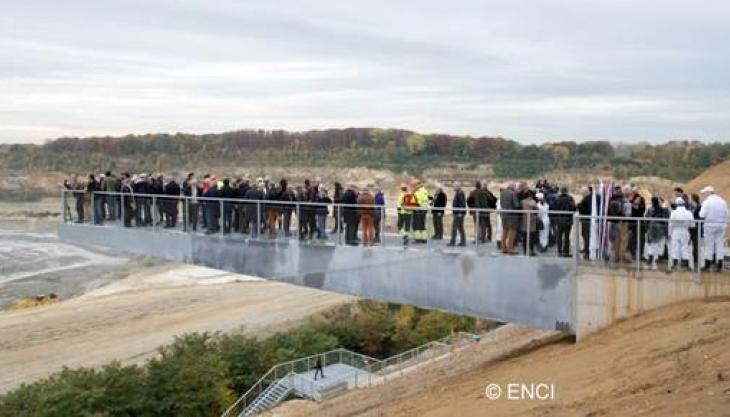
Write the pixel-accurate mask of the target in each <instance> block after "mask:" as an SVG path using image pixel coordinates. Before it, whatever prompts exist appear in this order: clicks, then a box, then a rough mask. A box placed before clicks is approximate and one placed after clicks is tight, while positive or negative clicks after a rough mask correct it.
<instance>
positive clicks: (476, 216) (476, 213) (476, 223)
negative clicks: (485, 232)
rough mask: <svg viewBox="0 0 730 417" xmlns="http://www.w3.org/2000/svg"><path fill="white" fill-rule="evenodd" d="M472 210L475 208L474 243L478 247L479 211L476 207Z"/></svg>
mask: <svg viewBox="0 0 730 417" xmlns="http://www.w3.org/2000/svg"><path fill="white" fill-rule="evenodd" d="M474 210H476V211H475V212H474V228H475V229H476V230H474V245H475V246H476V248H477V249H479V214H480V213H479V209H478V208H475V209H474Z"/></svg>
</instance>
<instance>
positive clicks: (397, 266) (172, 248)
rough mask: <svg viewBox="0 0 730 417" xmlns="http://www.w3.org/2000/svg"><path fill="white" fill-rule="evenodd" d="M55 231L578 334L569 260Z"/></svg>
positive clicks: (68, 228)
mask: <svg viewBox="0 0 730 417" xmlns="http://www.w3.org/2000/svg"><path fill="white" fill-rule="evenodd" d="M59 234H60V236H61V238H62V239H65V240H69V241H73V242H77V243H80V244H87V245H101V246H106V247H112V248H117V249H119V250H122V251H125V252H131V253H136V254H143V255H149V256H154V257H159V258H163V259H167V260H170V261H176V262H185V263H193V264H196V265H204V266H208V267H212V268H217V269H222V270H225V271H230V272H236V273H241V274H246V275H255V276H259V277H262V278H267V279H273V280H279V281H284V282H288V283H291V284H295V285H304V286H307V287H312V288H317V289H322V290H327V291H334V292H339V293H345V294H351V295H356V296H359V297H363V298H369V299H374V300H381V301H390V302H395V303H404V304H412V305H415V306H419V307H423V308H432V309H439V310H444V311H449V312H453V313H458V314H464V315H469V316H474V317H481V318H489V319H494V320H499V321H504V322H515V323H522V324H527V325H531V326H535V327H538V328H544V329H560V330H563V331H566V332H575V328H574V325H573V323H574V322H575V318H574V317H573V315H574V314H573V312H574V304H573V302H574V297H575V280H574V278H575V271H574V261H573V259H570V258H555V257H549V258H548V257H501V256H495V255H494V253H493V249H492V248H489V247H484V248H483V250H463V249H461V250H454V249H450V248H445V247H442V248H434V247H430V248H427V247H424V246H408V247H403V246H384V247H361V246H346V245H325V244H312V243H307V242H300V241H298V240H297V239H296V238H292V239H289V240H283V239H280V240H271V241H269V240H265V239H262V240H254V239H248V238H246V237H243V236H242V235H234V236H229V235H217V234H215V235H204V234H193V233H183V232H179V231H164V229H158V231H152V230H151V229H144V228H121V227H115V226H93V225H84V224H62V225H60V226H59Z"/></svg>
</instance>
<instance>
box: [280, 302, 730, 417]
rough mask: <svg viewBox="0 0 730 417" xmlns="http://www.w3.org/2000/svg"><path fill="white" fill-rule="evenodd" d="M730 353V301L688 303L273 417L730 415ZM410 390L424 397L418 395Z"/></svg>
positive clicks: (662, 416) (688, 416)
mask: <svg viewBox="0 0 730 417" xmlns="http://www.w3.org/2000/svg"><path fill="white" fill-rule="evenodd" d="M729 345H730V300H722V301H715V302H693V303H685V304H680V305H674V306H670V307H668V308H663V309H660V310H656V311H653V312H650V313H647V314H645V315H642V316H639V317H638V318H635V319H632V320H628V321H624V322H621V323H618V324H616V325H614V326H613V327H611V328H609V329H606V330H605V331H602V332H600V333H599V334H596V335H593V336H591V337H589V338H587V339H586V340H584V341H582V342H581V343H580V344H577V345H576V344H572V343H568V342H558V343H553V344H549V345H547V346H542V347H538V348H536V349H535V350H532V351H530V352H528V353H525V354H516V355H514V356H513V357H511V358H509V359H502V360H496V361H491V362H485V363H482V364H480V365H477V366H475V367H473V368H472V370H470V371H467V372H463V373H459V374H456V375H453V374H452V373H450V372H448V368H446V369H441V370H436V371H433V370H432V371H430V372H426V371H424V373H422V374H421V375H415V376H414V377H413V378H410V377H408V378H403V379H400V380H396V381H393V382H392V383H389V384H387V385H386V386H383V387H379V388H374V389H370V390H361V391H359V392H358V391H356V392H353V393H352V394H348V395H346V396H343V397H339V398H336V399H334V400H331V401H329V402H325V403H323V404H321V405H316V406H314V407H313V406H311V405H309V404H298V406H297V407H291V406H290V407H288V408H289V410H286V411H287V412H284V411H285V410H281V413H276V412H273V413H272V414H274V415H276V414H279V415H286V416H289V417H291V416H299V415H301V416H304V415H319V416H368V417H370V416H373V417H374V416H399V417H405V416H413V417H416V416H418V417H460V416H464V417H466V416H497V417H510V416H560V417H562V416H580V417H598V416H621V417H623V416H657V417H659V416H661V417H665V416H686V417H690V416H692V417H705V416H730V349H728V346H729ZM475 363H478V362H475ZM488 383H497V384H499V385H500V386H502V387H504V386H505V384H507V383H548V384H554V387H555V399H553V400H549V399H548V400H546V401H538V400H513V401H509V400H507V399H505V398H504V396H503V397H502V398H500V399H498V400H490V399H487V398H486V397H485V394H484V392H485V387H486V386H487V384H488ZM409 386H418V387H419V388H418V390H417V391H415V392H414V390H412V389H411V390H408V389H406V387H409ZM398 392H403V393H404V395H397V394H394V393H398ZM503 392H504V391H503ZM282 408H283V407H282ZM292 408H295V409H298V410H299V411H298V412H297V411H295V410H292Z"/></svg>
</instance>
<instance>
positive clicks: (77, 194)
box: [62, 190, 726, 281]
mask: <svg viewBox="0 0 730 417" xmlns="http://www.w3.org/2000/svg"><path fill="white" fill-rule="evenodd" d="M71 201H74V202H75V204H76V208H77V211H79V207H80V210H81V212H84V209H86V210H90V209H89V208H86V205H87V204H88V206H90V207H91V208H92V209H93V210H91V211H92V215H91V216H88V217H86V216H85V217H84V218H82V220H84V221H86V220H88V221H89V222H90V223H96V224H107V225H109V224H111V225H114V226H124V227H144V228H148V229H151V230H153V231H162V230H164V231H177V232H185V233H193V232H197V231H198V225H199V224H200V225H201V230H202V226H204V227H205V229H204V230H205V232H206V233H207V234H216V235H221V236H224V235H228V234H240V235H244V236H247V238H248V239H253V240H272V239H282V238H284V239H289V238H298V239H299V240H302V241H307V242H308V243H316V244H321V245H360V244H363V245H365V244H368V245H369V246H381V247H382V246H400V247H402V246H404V245H406V244H407V245H409V246H414V247H422V248H429V249H445V248H446V247H447V245H446V242H447V241H448V240H450V239H448V237H449V236H448V235H449V234H450V233H449V232H451V231H452V229H456V232H458V231H460V230H462V229H463V231H464V239H463V240H462V238H461V233H455V234H456V236H455V237H456V239H454V242H453V243H455V244H456V243H462V242H463V243H464V246H463V247H460V246H459V245H456V246H455V247H454V248H453V249H451V248H450V250H476V251H485V250H486V251H489V250H492V251H494V252H495V253H496V252H501V253H503V254H511V255H523V256H527V255H531V256H541V257H546V256H547V257H568V256H572V258H573V260H574V263H575V265H576V267H577V266H578V265H579V264H595V265H598V264H601V263H603V264H613V265H622V266H628V264H631V265H632V266H633V267H634V268H635V269H636V270H637V271H639V272H640V271H642V270H646V269H651V268H652V265H651V264H649V265H645V261H646V258H645V255H646V252H647V250H646V249H647V243H646V242H647V239H646V237H647V234H648V231H649V230H650V228H651V226H650V225H652V224H655V223H657V222H666V223H668V224H669V223H671V220H670V219H668V218H650V217H612V216H593V217H591V216H586V215H578V214H577V213H575V212H564V211H561V212H558V211H549V212H547V216H546V215H545V213H544V212H543V213H541V212H540V211H539V210H496V209H477V208H450V207H446V208H444V209H434V208H433V207H428V208H423V209H420V210H412V211H410V212H408V213H407V214H405V215H404V214H402V213H399V210H398V208H397V207H393V206H389V205H384V206H378V205H367V206H366V205H357V204H342V203H330V204H325V203H316V202H304V201H277V200H247V199H238V198H214V197H190V196H183V195H181V196H170V195H162V194H134V193H110V192H95V193H92V194H89V193H86V192H84V191H74V190H63V191H62V205H63V207H62V213H63V216H62V219H63V221H64V222H69V221H72V220H73V217H72V210H71V204H70V203H71ZM111 211H113V215H112V216H109V214H111V213H110V212H111ZM325 213H326V214H325ZM318 214H319V216H320V217H322V218H321V219H319V221H320V223H319V224H317V219H316V217H317V216H318ZM363 216H366V217H368V216H370V220H373V221H372V225H371V226H370V225H366V227H372V229H371V230H372V231H373V235H374V236H373V239H372V240H371V241H369V242H367V241H366V239H365V236H364V233H363V231H362V230H359V229H361V227H362V226H363V225H364V224H363V222H362V217H363ZM109 217H111V218H112V219H113V220H111V221H110V220H107V219H108V218H109ZM404 218H405V220H403V219H404ZM417 219H418V220H417ZM467 219H470V220H471V221H466V220H467ZM538 219H539V220H538ZM77 220H78V216H77ZM435 220H438V221H435ZM163 221H165V222H166V223H165V224H163ZM418 222H420V223H421V225H420V229H421V230H425V232H426V234H427V236H428V239H426V242H425V243H424V244H419V243H416V242H414V241H413V239H412V238H411V237H410V236H409V235H408V230H412V229H413V227H414V226H416V227H418V226H419V225H418V224H417V223H418ZM439 224H440V230H437V229H439V226H438V225H439ZM485 224H486V227H484V225H485ZM594 224H598V225H599V228H598V229H597V230H591V229H595V227H594V226H593V225H594ZM714 224H715V223H712V222H707V221H704V220H693V221H692V222H691V226H690V230H691V234H690V238H689V239H688V242H689V245H690V246H691V253H690V255H691V261H692V262H691V269H692V271H693V272H694V273H695V278H694V279H695V280H697V281H701V275H702V273H703V271H702V267H703V266H704V265H703V264H704V259H705V253H707V250H706V248H707V247H708V245H709V244H710V243H713V242H710V241H708V240H707V239H706V238H705V236H704V233H703V231H704V229H705V228H706V227H707V226H711V225H714ZM540 225H542V226H543V230H539V229H540V228H539V226H540ZM721 225H725V226H726V223H722V224H721ZM505 229H509V230H511V233H512V235H511V236H510V240H511V241H510V242H509V243H508V242H505V241H503V240H504V239H502V238H503V237H506V236H507V235H506V234H502V233H500V230H502V231H504V230H505ZM546 229H547V230H548V231H545V230H546ZM586 229H589V230H586ZM666 229H667V230H668V229H669V225H668V226H667V227H666ZM528 230H530V231H531V232H529V233H528V232H527V231H528ZM439 233H440V234H441V236H436V237H440V239H433V238H432V237H433V236H432V235H438V234H439ZM592 234H593V235H596V234H597V235H600V236H599V239H600V242H599V245H598V249H591V248H590V247H589V246H590V244H589V241H590V236H591V235H592ZM404 235H405V236H409V238H408V239H405V238H404ZM490 235H491V236H490ZM558 235H561V238H558ZM566 236H567V238H566ZM482 237H484V239H482ZM490 237H491V239H490ZM546 238H547V242H546V241H545V239H546ZM500 240H502V241H501V242H500V244H501V248H498V247H497V244H496V242H497V241H500ZM665 241H666V250H662V254H661V256H660V259H661V260H662V263H666V268H662V269H663V270H667V271H670V270H677V269H687V268H682V265H681V262H680V265H679V266H680V268H674V265H673V262H672V253H673V252H672V250H673V249H674V248H673V246H672V245H674V243H673V241H672V239H670V236H669V234H668V233H667V234H666V236H665ZM723 242H724V240H723ZM544 243H547V245H545V246H547V247H544V245H543V244H544ZM560 243H563V245H560ZM505 246H508V247H505ZM557 246H563V248H560V249H558V248H557ZM722 246H723V247H722V248H721V251H723V252H724V243H723V245H722ZM616 248H618V250H616ZM624 248H626V249H625V250H624ZM609 249H610V250H609ZM596 250H599V251H600V252H601V253H600V254H598V253H597V252H596ZM612 251H613V252H612ZM570 252H572V253H570ZM580 254H583V256H579V255H580ZM723 258H724V256H723ZM680 261H681V259H680ZM704 272H708V271H707V270H706V271H704ZM715 272H717V271H715ZM721 272H725V270H724V269H723V270H722V271H721Z"/></svg>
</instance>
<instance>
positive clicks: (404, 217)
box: [398, 184, 413, 237]
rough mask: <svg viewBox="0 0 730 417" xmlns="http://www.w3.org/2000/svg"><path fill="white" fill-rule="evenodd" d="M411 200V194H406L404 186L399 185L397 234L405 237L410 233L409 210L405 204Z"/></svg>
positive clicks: (406, 187) (406, 190)
mask: <svg viewBox="0 0 730 417" xmlns="http://www.w3.org/2000/svg"><path fill="white" fill-rule="evenodd" d="M412 198H413V193H409V192H408V186H407V185H406V184H401V185H400V193H399V194H398V233H400V234H401V235H402V236H404V237H407V236H408V232H410V231H411V210H410V209H409V208H407V207H406V203H407V202H410V200H411V199H412Z"/></svg>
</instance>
